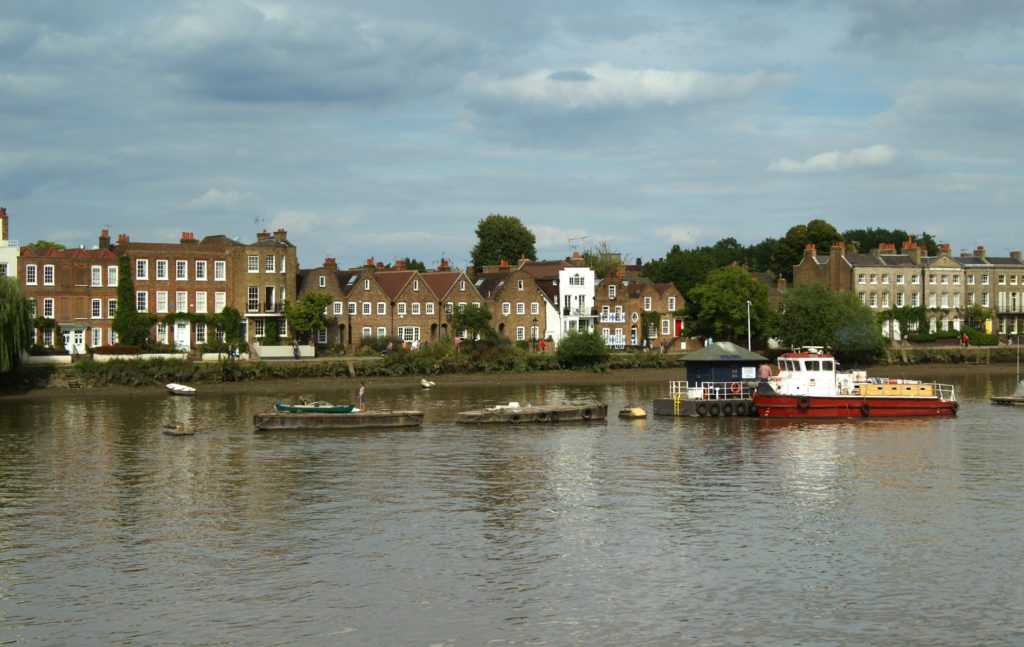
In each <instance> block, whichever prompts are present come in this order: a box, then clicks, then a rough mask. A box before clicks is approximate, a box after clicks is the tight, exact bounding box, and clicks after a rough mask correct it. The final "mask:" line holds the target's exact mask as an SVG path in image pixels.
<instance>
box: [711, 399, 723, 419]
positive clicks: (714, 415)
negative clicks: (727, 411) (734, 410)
mask: <svg viewBox="0 0 1024 647" xmlns="http://www.w3.org/2000/svg"><path fill="white" fill-rule="evenodd" d="M721 412H722V409H721V407H719V406H718V403H717V402H712V403H711V404H710V405H708V415H709V416H711V417H712V418H717V417H718V414H719V413H721Z"/></svg>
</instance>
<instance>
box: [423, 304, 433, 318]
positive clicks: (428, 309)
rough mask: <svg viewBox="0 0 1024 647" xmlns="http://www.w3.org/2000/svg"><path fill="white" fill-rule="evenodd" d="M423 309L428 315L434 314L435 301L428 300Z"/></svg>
mask: <svg viewBox="0 0 1024 647" xmlns="http://www.w3.org/2000/svg"><path fill="white" fill-rule="evenodd" d="M423 309H424V314H427V315H432V314H434V302H433V301H427V302H426V304H424V306H423Z"/></svg>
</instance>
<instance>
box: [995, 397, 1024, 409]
mask: <svg viewBox="0 0 1024 647" xmlns="http://www.w3.org/2000/svg"><path fill="white" fill-rule="evenodd" d="M989 402H991V403H992V404H1000V405H1002V406H1004V407H1024V398H1022V397H1018V396H1014V395H1007V396H1004V397H991V398H989Z"/></svg>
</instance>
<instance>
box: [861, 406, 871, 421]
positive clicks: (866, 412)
mask: <svg viewBox="0 0 1024 647" xmlns="http://www.w3.org/2000/svg"><path fill="white" fill-rule="evenodd" d="M860 415H862V416H864V417H865V418H867V417H868V416H870V415H871V405H870V404H868V403H867V402H862V403H861V405H860Z"/></svg>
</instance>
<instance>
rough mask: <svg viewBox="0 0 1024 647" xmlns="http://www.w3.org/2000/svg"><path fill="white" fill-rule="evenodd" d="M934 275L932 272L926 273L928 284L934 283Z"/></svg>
mask: <svg viewBox="0 0 1024 647" xmlns="http://www.w3.org/2000/svg"><path fill="white" fill-rule="evenodd" d="M935 279H936V276H935V275H934V274H929V275H928V285H935Z"/></svg>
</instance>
